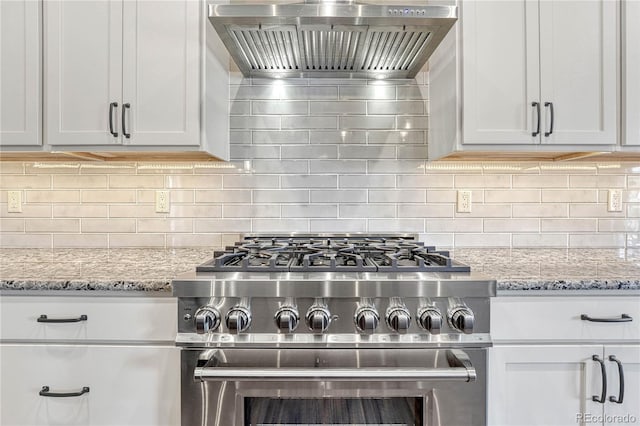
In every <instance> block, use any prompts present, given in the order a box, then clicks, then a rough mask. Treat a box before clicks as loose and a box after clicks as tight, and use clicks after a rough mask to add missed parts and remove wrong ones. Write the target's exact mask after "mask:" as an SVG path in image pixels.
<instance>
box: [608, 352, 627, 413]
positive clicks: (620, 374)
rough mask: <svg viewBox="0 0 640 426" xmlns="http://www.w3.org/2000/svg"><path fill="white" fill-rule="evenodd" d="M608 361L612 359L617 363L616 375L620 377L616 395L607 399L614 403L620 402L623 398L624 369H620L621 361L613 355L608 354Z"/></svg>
mask: <svg viewBox="0 0 640 426" xmlns="http://www.w3.org/2000/svg"><path fill="white" fill-rule="evenodd" d="M609 361H613V362H615V363H616V364H618V376H619V377H620V388H619V389H618V397H617V398H616V397H615V396H610V397H609V401H611V402H615V403H616V404H622V400H623V398H624V371H623V370H622V362H620V360H619V359H618V358H616V356H615V355H609Z"/></svg>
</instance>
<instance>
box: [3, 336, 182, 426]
mask: <svg viewBox="0 0 640 426" xmlns="http://www.w3.org/2000/svg"><path fill="white" fill-rule="evenodd" d="M179 354H180V351H179V349H177V348H175V347H169V346H164V347H163V346H123V345H119V346H116V345H114V346H100V345H95V346H85V345H56V344H46V345H22V344H1V345H0V367H1V369H2V375H1V376H0V404H1V406H2V411H1V413H0V424H3V425H15V426H22V425H24V426H27V425H28V426H39V425H63V424H64V425H71V426H72V425H83V426H90V425H176V424H178V423H179V418H180V417H179V416H180V397H179V393H180V390H179V389H180V381H179V380H180V377H179V376H180V355H179ZM43 386H47V387H48V390H47V391H48V392H50V393H51V394H54V395H55V394H60V393H77V394H80V393H81V394H80V395H72V396H66V397H53V396H43V395H40V392H41V391H43ZM83 388H84V393H83V392H82V390H83Z"/></svg>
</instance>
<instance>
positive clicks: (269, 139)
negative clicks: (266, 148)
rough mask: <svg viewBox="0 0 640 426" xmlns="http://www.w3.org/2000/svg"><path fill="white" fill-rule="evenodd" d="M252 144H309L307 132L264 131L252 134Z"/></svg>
mask: <svg viewBox="0 0 640 426" xmlns="http://www.w3.org/2000/svg"><path fill="white" fill-rule="evenodd" d="M253 143H254V144H287V143H294V144H303V143H309V131H308V130H277V131H272V130H265V131H261V130H258V131H255V132H253Z"/></svg>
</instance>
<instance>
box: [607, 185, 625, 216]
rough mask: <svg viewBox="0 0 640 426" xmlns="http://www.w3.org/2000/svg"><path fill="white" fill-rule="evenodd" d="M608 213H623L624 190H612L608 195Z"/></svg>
mask: <svg viewBox="0 0 640 426" xmlns="http://www.w3.org/2000/svg"><path fill="white" fill-rule="evenodd" d="M607 211H609V212H621V211H622V190H621V189H610V190H609V193H608V195H607Z"/></svg>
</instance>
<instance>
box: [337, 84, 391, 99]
mask: <svg viewBox="0 0 640 426" xmlns="http://www.w3.org/2000/svg"><path fill="white" fill-rule="evenodd" d="M395 98H396V88H395V86H383V85H376V86H343V87H340V99H367V100H368V99H395Z"/></svg>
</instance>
